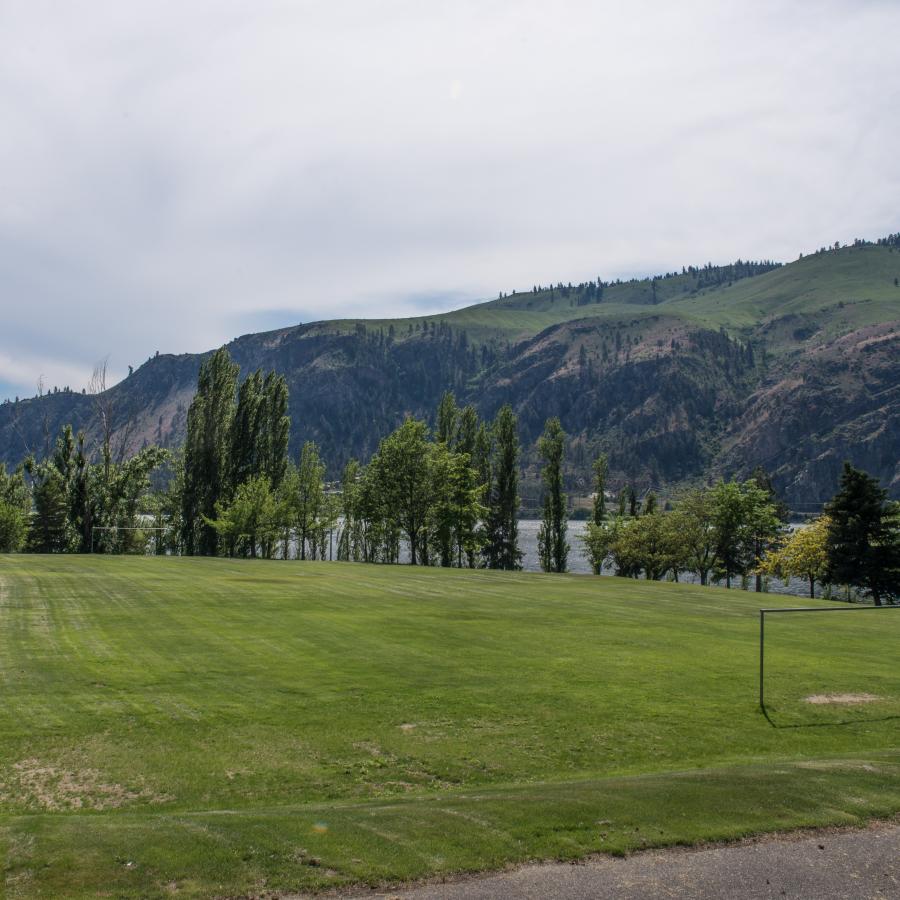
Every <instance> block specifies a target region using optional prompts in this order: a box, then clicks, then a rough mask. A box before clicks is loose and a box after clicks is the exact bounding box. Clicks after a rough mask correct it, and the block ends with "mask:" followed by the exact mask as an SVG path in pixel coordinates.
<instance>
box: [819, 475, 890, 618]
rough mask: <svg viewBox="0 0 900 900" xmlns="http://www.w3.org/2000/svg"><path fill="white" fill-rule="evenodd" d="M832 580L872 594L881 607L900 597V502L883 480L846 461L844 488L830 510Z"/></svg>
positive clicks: (828, 508)
mask: <svg viewBox="0 0 900 900" xmlns="http://www.w3.org/2000/svg"><path fill="white" fill-rule="evenodd" d="M825 511H826V513H827V514H828V516H829V517H830V519H831V522H830V525H829V528H828V540H827V547H828V565H827V578H828V580H829V581H830V582H831V583H832V584H849V585H853V586H854V587H857V588H859V589H860V590H861V591H863V592H864V593H865V594H868V595H869V596H870V597H871V598H872V600H873V602H874V603H875V605H876V606H881V604H882V601H884V600H888V601H890V602H893V601H894V600H896V599H897V597H898V596H900V504H897V503H891V502H889V501H888V500H887V491H886V490H885V489H884V488H882V487H881V485H880V484H879V483H878V481H877V479H875V478H873V477H872V476H871V475H869V474H867V473H866V472H862V471H860V470H859V469H855V468H853V466H851V465H850V463H844V471H843V474H842V475H841V485H840V489H839V490H838V492H837V494H835V496H834V499H833V500H832V501H831V502H830V503H829V504H828V505H827V506H826V507H825Z"/></svg>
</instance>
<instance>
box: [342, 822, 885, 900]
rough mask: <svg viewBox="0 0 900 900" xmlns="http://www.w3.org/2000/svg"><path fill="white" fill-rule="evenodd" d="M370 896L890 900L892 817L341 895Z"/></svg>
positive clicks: (381, 899)
mask: <svg viewBox="0 0 900 900" xmlns="http://www.w3.org/2000/svg"><path fill="white" fill-rule="evenodd" d="M342 896H345V897H354V898H358V897H367V898H370V900H537V898H541V900H607V898H608V900H613V898H615V900H648V898H665V900H688V898H690V900H770V898H771V900H781V898H790V900H848V898H852V900H898V898H900V820H896V819H895V820H892V821H888V822H873V823H871V824H870V825H868V826H867V827H865V828H862V829H824V830H816V831H800V832H792V833H789V834H780V835H775V836H768V837H761V838H755V839H750V840H745V841H739V842H736V843H730V844H718V845H712V846H703V847H699V848H671V849H665V850H649V851H644V852H640V853H635V854H633V855H632V856H629V857H627V858H624V859H621V858H615V857H610V856H594V857H590V858H588V859H586V860H583V861H581V862H578V863H540V864H530V865H525V866H521V867H519V868H516V869H510V870H508V871H504V872H499V873H495V874H491V875H480V876H472V877H465V878H460V879H458V880H453V881H444V882H440V883H438V882H432V883H425V884H418V885H412V886H408V887H396V888H393V889H388V890H384V889H382V890H368V891H365V892H356V893H351V894H344V895H342Z"/></svg>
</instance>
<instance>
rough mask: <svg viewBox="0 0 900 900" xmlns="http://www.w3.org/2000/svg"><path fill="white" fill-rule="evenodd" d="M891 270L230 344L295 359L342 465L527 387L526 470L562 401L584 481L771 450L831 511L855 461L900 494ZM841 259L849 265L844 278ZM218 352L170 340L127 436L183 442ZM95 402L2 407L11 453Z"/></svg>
mask: <svg viewBox="0 0 900 900" xmlns="http://www.w3.org/2000/svg"><path fill="white" fill-rule="evenodd" d="M870 251H871V252H870ZM875 251H877V252H875ZM891 267H896V269H897V271H898V272H900V253H897V254H896V255H894V254H893V250H892V249H891V250H890V252H889V251H888V250H887V248H885V249H884V251H883V252H882V248H866V253H857V254H856V255H855V256H851V255H849V254H847V253H845V252H844V251H841V253H839V254H834V255H833V258H832V257H823V258H822V259H821V260H816V261H813V262H810V261H809V260H804V261H803V265H802V266H800V265H799V264H792V265H791V266H785V267H782V268H780V269H777V270H774V271H770V272H765V273H762V274H758V275H756V276H754V277H746V278H745V279H744V280H743V281H742V282H741V283H740V285H738V286H737V287H734V288H733V287H732V285H731V283H730V282H726V283H723V284H721V285H720V286H719V287H714V288H710V287H708V286H707V285H706V284H701V283H700V282H699V281H698V282H697V286H696V287H695V288H691V289H690V290H688V287H689V286H687V287H685V286H684V285H681V286H679V284H680V282H678V283H676V281H677V279H676V280H673V281H672V283H671V284H670V285H669V288H667V290H668V291H669V294H671V295H672V296H671V299H669V300H666V301H665V302H660V303H653V302H650V301H648V300H647V297H649V298H650V299H651V301H652V298H653V297H658V296H661V295H663V294H664V293H665V290H664V288H665V284H664V283H662V282H659V284H662V287H659V288H657V289H656V290H654V291H652V292H649V293H648V291H644V292H643V293H641V291H640V290H638V288H639V287H640V284H632V283H629V284H626V285H622V290H621V292H620V293H621V294H622V296H623V297H624V298H625V300H627V301H628V302H620V301H616V302H611V301H610V297H612V299H613V300H615V297H616V294H615V290H616V288H615V286H613V287H612V288H607V290H606V291H605V292H599V291H594V292H593V294H591V293H590V292H585V291H583V290H582V291H581V293H579V289H572V291H571V292H570V293H566V292H561V291H559V290H557V291H555V292H554V291H550V292H545V293H535V294H533V295H532V294H529V295H518V296H516V297H514V298H512V300H511V301H510V302H509V304H504V303H500V304H498V303H497V301H494V302H493V303H491V304H485V305H483V306H480V307H473V308H470V309H468V310H461V311H459V312H458V313H450V314H446V315H444V316H439V317H434V318H432V319H430V320H426V319H420V320H403V321H398V322H394V323H386V322H369V323H364V322H359V323H317V324H313V325H306V326H298V327H293V328H286V329H282V330H278V331H274V332H267V333H265V334H258V335H246V336H244V337H242V338H238V339H237V340H235V341H233V342H232V343H231V344H230V345H229V349H230V351H231V353H232V356H233V357H234V358H235V360H236V361H237V362H238V363H240V365H241V368H242V371H243V373H244V374H246V373H247V372H249V371H252V370H254V369H256V368H262V369H265V370H268V369H275V370H276V371H279V372H281V373H284V374H285V375H286V376H287V379H288V384H289V387H290V397H291V409H290V412H291V420H292V430H291V446H292V452H294V453H297V452H298V450H299V447H300V445H301V444H302V442H303V441H304V440H307V439H311V440H315V441H317V442H318V443H319V445H320V446H321V448H322V451H323V454H324V456H325V458H326V459H327V460H328V462H329V469H330V474H331V475H332V476H337V475H338V473H339V471H340V468H341V467H342V465H343V463H344V462H345V461H346V460H347V459H348V458H350V457H352V456H355V457H357V458H361V459H366V458H368V456H369V455H370V454H371V453H372V452H373V451H374V450H375V448H376V447H377V444H378V440H379V439H380V437H382V436H383V435H384V434H386V433H388V432H389V431H390V430H391V429H392V428H394V427H396V426H397V425H398V424H399V423H400V422H401V421H402V420H403V418H404V416H406V415H414V416H420V417H426V418H430V417H431V416H432V415H433V413H434V410H435V408H436V406H437V403H438V400H439V399H440V395H441V393H442V392H443V391H444V390H446V389H452V390H454V391H455V392H456V395H457V398H458V399H459V401H460V402H461V403H467V402H471V403H473V404H474V405H475V406H476V407H477V408H478V410H479V412H480V413H481V414H482V415H484V416H487V417H492V416H493V415H494V414H495V413H496V411H497V409H498V408H499V407H500V405H501V404H503V403H505V402H510V403H512V405H513V407H514V408H515V410H516V412H517V414H518V415H519V420H520V426H521V432H522V439H523V443H524V444H525V447H526V451H525V454H524V464H525V468H526V474H527V475H528V477H529V478H534V477H536V470H537V459H536V455H535V452H534V446H533V444H534V441H535V440H536V438H537V436H538V435H539V433H540V431H541V428H542V427H543V423H544V420H545V419H546V418H547V417H549V416H552V415H558V416H559V417H560V418H561V420H562V424H563V427H564V428H565V430H566V431H567V433H568V434H569V437H570V447H569V454H568V460H569V471H568V479H569V488H570V489H572V490H587V489H588V486H589V483H590V463H591V460H592V459H593V458H594V456H595V455H596V454H597V453H599V452H601V451H606V452H608V453H609V454H610V461H611V465H612V470H613V484H615V483H616V482H625V481H626V480H627V481H634V482H636V483H637V484H638V485H640V486H642V487H650V486H653V487H655V488H666V487H667V486H671V485H674V484H677V483H681V482H684V481H687V480H698V479H704V478H707V477H710V476H712V475H718V474H724V475H726V476H727V475H732V474H734V475H738V476H741V475H746V474H748V473H749V471H750V470H751V469H752V468H753V467H754V466H755V465H756V464H758V463H761V464H763V465H764V466H765V467H766V468H767V469H769V470H770V471H772V472H773V473H774V476H775V480H776V484H777V486H778V487H779V488H780V489H781V490H782V491H783V492H784V494H785V496H786V498H787V499H788V501H789V502H790V503H791V504H792V505H794V506H795V507H796V508H798V509H801V510H802V509H805V508H809V509H814V508H817V507H818V505H819V504H821V502H822V501H824V500H826V499H828V498H829V497H830V496H831V495H832V494H833V492H834V489H835V485H836V481H837V477H838V474H839V471H840V467H841V463H842V461H843V460H844V459H850V460H851V461H853V462H854V463H855V464H856V465H859V466H861V467H863V468H865V469H867V470H868V471H870V472H871V473H872V474H874V475H877V476H878V477H879V478H881V479H882V481H883V482H884V483H885V484H887V485H889V486H890V488H891V491H892V493H893V494H894V495H895V496H900V464H898V459H900V289H896V288H894V287H893V285H892V283H891V281H892V279H889V278H888V276H889V275H890V273H891V272H892V271H893V268H891ZM831 269H834V270H835V271H838V272H839V273H840V277H841V279H843V280H842V281H841V282H840V287H839V288H837V289H833V288H832V287H829V286H830V285H833V283H834V279H831V278H829V277H828V276H829V272H830V271H831ZM873 272H875V275H873V274H872V273H873ZM678 279H682V276H678ZM682 280H683V279H682ZM695 280H696V279H695ZM720 281H721V279H720ZM821 285H825V287H822V286H821ZM873 285H874V287H873ZM676 288H677V290H676ZM626 289H627V290H626ZM691 291H693V293H692V292H691ZM865 291H868V292H869V293H871V294H872V295H873V296H874V297H875V299H874V300H870V299H868V298H867V297H868V295H867V294H865V293H863V292H865ZM879 291H880V292H881V293H878V292H879ZM892 291H896V293H892ZM644 294H647V297H644ZM854 294H855V296H856V298H857V299H851V298H852V297H853V296H854ZM845 295H846V296H847V297H848V299H847V301H846V302H845V301H844V300H843V299H840V298H842V297H844V296H845ZM585 296H587V298H588V300H590V301H591V302H585V299H584V298H585ZM632 296H637V297H639V298H641V300H642V302H641V303H639V304H638V303H631V298H632ZM860 297H862V298H863V299H860ZM598 298H599V299H598ZM823 298H824V299H823ZM202 358H203V356H202V355H183V356H167V355H162V356H158V357H156V358H154V359H152V360H150V361H149V362H148V363H146V364H145V365H144V366H142V367H141V368H139V369H138V370H137V371H135V372H134V374H133V375H131V376H130V377H129V378H127V379H125V380H124V381H123V382H121V383H120V384H118V385H116V386H115V387H113V388H111V389H110V390H109V391H107V393H106V394H105V395H104V396H103V397H102V398H99V399H102V401H103V402H105V403H107V404H109V406H110V408H111V409H112V410H113V417H114V421H115V422H116V424H117V434H116V445H117V446H119V447H121V448H122V449H123V450H125V449H127V450H135V449H139V448H140V447H141V446H144V445H146V444H150V443H157V444H161V445H163V446H168V447H175V446H178V445H179V444H180V443H181V441H182V440H183V437H184V432H185V424H186V416H187V408H188V406H189V404H190V400H191V397H192V396H193V391H194V385H195V382H196V377H197V371H198V369H199V366H200V363H201V360H202ZM97 401H98V398H95V397H91V396H87V395H83V394H74V393H69V392H59V393H51V394H49V395H45V396H44V397H41V398H34V399H31V400H26V401H20V402H19V403H7V404H3V405H2V406H0V461H3V462H6V463H8V464H15V463H16V462H18V461H19V460H21V459H22V458H23V457H24V456H25V455H27V454H28V453H35V454H37V455H41V454H42V453H44V452H46V451H47V449H48V448H49V447H50V446H51V445H52V441H53V439H54V437H55V435H56V434H57V433H58V431H59V429H60V428H61V427H62V425H63V424H65V423H71V424H72V425H73V426H74V427H75V428H76V429H84V430H85V431H86V432H87V433H88V435H89V438H90V439H92V440H94V441H96V439H97V437H98V429H97V416H96V411H97Z"/></svg>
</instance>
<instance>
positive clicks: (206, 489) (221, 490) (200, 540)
mask: <svg viewBox="0 0 900 900" xmlns="http://www.w3.org/2000/svg"><path fill="white" fill-rule="evenodd" d="M238 371H239V367H238V365H237V364H236V363H234V362H232V361H231V356H230V355H229V353H228V351H227V350H226V349H225V348H224V347H222V348H221V349H219V350H216V352H215V353H213V354H212V355H211V356H210V357H209V358H208V359H206V360H204V362H203V364H202V365H201V366H200V375H199V377H198V379H197V394H196V396H195V397H194V399H193V401H192V402H191V405H190V408H189V409H188V420H187V439H186V441H185V448H184V490H183V492H182V541H183V545H184V552H185V553H186V554H188V555H193V554H200V555H203V556H214V555H215V554H216V552H217V550H218V546H219V537H218V534H217V532H216V530H215V528H213V527H212V526H211V525H208V524H206V521H205V519H207V520H212V519H215V518H216V516H217V511H216V503H217V502H219V501H221V500H223V499H226V497H227V492H228V486H229V481H230V475H231V465H230V449H231V440H230V439H231V428H232V422H233V420H234V414H235V390H236V389H237V378H238ZM204 517H205V519H204Z"/></svg>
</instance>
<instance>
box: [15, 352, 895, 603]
mask: <svg viewBox="0 0 900 900" xmlns="http://www.w3.org/2000/svg"><path fill="white" fill-rule="evenodd" d="M287 409H288V388H287V383H286V381H285V379H284V377H283V376H280V375H278V374H276V373H275V372H269V373H263V372H262V371H256V372H252V373H250V374H249V375H247V377H246V378H244V380H243V381H240V379H239V367H238V365H237V364H236V363H234V362H233V361H232V359H231V357H230V355H229V353H228V351H227V350H226V349H225V348H222V349H220V350H218V351H216V352H215V353H213V354H211V355H210V356H209V357H208V358H207V359H206V360H205V361H204V362H203V364H202V366H201V368H200V373H199V376H198V383H197V393H196V395H195V397H194V399H193V401H192V402H191V405H190V408H189V410H188V419H187V438H186V441H185V445H184V447H183V449H182V450H181V451H179V452H178V453H176V454H171V453H170V452H169V451H167V450H163V449H160V448H158V447H153V446H151V447H146V448H144V449H143V450H141V451H140V452H138V453H136V454H134V455H132V456H130V457H125V455H124V454H122V458H121V459H119V458H114V453H113V451H112V449H111V446H110V442H111V439H112V438H111V435H112V428H111V427H110V428H105V429H104V430H103V432H102V435H101V440H100V446H99V451H98V452H97V453H95V454H94V457H95V458H92V457H91V456H90V454H89V453H88V451H87V450H86V447H85V436H84V434H82V433H79V434H77V435H75V434H73V431H72V428H71V427H70V426H66V427H65V428H64V429H63V431H62V433H61V434H60V435H59V437H58V438H57V440H56V446H55V449H54V450H53V452H52V453H51V454H49V455H48V456H47V457H46V458H44V459H42V460H36V459H35V458H34V457H30V458H28V459H27V460H26V461H25V463H24V464H23V465H22V466H20V467H19V468H18V469H17V470H16V471H15V472H13V473H7V472H6V470H5V469H3V468H0V551H2V552H9V551H18V550H23V549H24V550H27V551H31V552H44V553H59V552H81V553H85V552H101V553H109V552H129V551H136V550H140V549H141V548H142V547H143V546H146V544H147V542H148V537H152V538H153V540H152V547H153V549H154V551H155V552H157V553H164V552H173V553H181V554H185V555H203V556H231V557H237V556H247V557H262V558H267V559H271V558H275V557H279V558H282V559H288V558H298V559H324V558H337V559H339V560H348V561H350V560H352V561H359V562H370V563H397V562H399V561H400V559H401V555H402V551H403V550H404V548H405V551H406V554H407V557H408V561H409V562H410V563H411V564H413V565H439V566H455V567H460V568H475V567H486V568H494V569H507V570H511V569H519V568H521V564H522V551H521V548H520V545H519V531H518V517H519V506H520V498H519V477H520V462H521V460H520V457H521V445H520V439H519V431H518V422H517V418H516V416H515V414H514V412H513V410H512V408H511V407H510V406H509V405H508V404H507V405H504V406H503V407H501V409H500V410H499V412H498V413H497V415H496V417H495V418H494V419H493V420H492V421H487V420H484V419H482V418H481V417H480V416H479V414H478V412H477V411H476V409H475V408H474V407H473V406H471V405H468V406H465V407H462V408H461V407H459V405H458V404H457V402H456V399H455V397H454V395H453V393H452V392H450V391H448V392H445V394H444V395H443V397H442V399H441V401H440V404H439V406H438V409H437V410H436V413H435V418H434V427H433V428H432V427H429V425H428V423H426V422H425V421H422V420H418V419H415V418H407V419H406V421H405V422H404V423H403V424H402V425H400V426H399V427H398V428H397V429H396V430H394V431H393V432H392V433H391V434H389V435H387V436H385V437H384V438H382V440H381V441H380V442H379V444H378V447H377V450H376V451H375V453H374V454H373V455H372V457H371V458H370V459H369V460H368V461H367V462H365V463H364V462H362V461H359V460H350V461H349V462H348V463H347V464H346V466H345V467H344V470H343V473H342V477H341V479H340V481H339V482H337V483H331V484H326V481H325V473H326V465H325V462H324V461H323V459H322V457H321V455H320V451H319V448H318V447H317V446H316V444H315V443H313V442H310V441H307V442H306V443H304V444H303V446H302V447H301V448H300V452H299V454H298V456H297V458H296V460H294V459H291V458H290V455H289V450H288V443H289V434H290V419H289V418H288V415H287ZM565 438H566V435H565V433H564V431H563V429H562V426H561V424H560V421H559V419H558V418H556V417H553V418H550V419H548V420H547V421H546V422H545V426H544V430H543V433H542V435H541V436H540V438H539V439H538V441H537V449H538V453H539V457H540V460H541V464H542V465H541V480H542V484H543V493H542V516H541V524H540V528H539V532H538V552H539V559H540V564H541V568H542V569H543V570H544V571H546V572H565V571H567V568H568V556H569V552H570V549H571V548H570V545H569V542H568V540H567V529H568V500H567V497H566V494H565V492H564V479H563V471H564V455H565ZM593 471H594V477H595V483H594V492H593V496H594V503H593V510H592V518H591V521H590V522H589V523H588V525H587V528H586V532H585V535H584V544H585V554H586V556H587V558H588V559H589V561H590V564H591V566H592V568H593V570H594V571H595V572H596V573H598V574H599V573H600V572H601V571H604V570H612V571H613V572H614V573H615V574H617V575H620V576H627V577H641V576H643V577H645V578H648V579H652V580H659V579H662V578H672V579H674V580H678V579H679V577H680V576H681V575H683V574H686V573H692V574H693V575H695V576H696V577H697V578H698V580H699V581H700V582H701V584H708V583H709V582H710V581H715V582H721V581H724V583H725V584H726V586H728V587H731V586H732V584H733V583H734V582H735V581H736V580H740V582H741V583H743V584H746V583H747V582H748V581H749V580H750V579H755V583H756V588H757V590H761V589H762V586H763V580H764V579H765V578H767V577H780V578H784V579H789V578H795V577H801V578H804V579H806V580H807V581H808V583H809V585H810V592H811V595H812V594H814V591H815V585H816V583H818V584H820V585H823V586H828V585H850V586H854V587H856V588H857V589H858V590H859V591H860V592H862V593H865V594H867V595H869V596H871V597H872V598H873V600H874V601H875V602H876V603H881V602H882V601H883V600H886V601H893V600H894V599H896V598H897V596H898V594H900V511H898V509H900V506H898V504H896V503H891V502H889V501H888V500H887V495H886V492H885V491H884V489H883V488H881V487H880V486H879V485H878V483H877V481H875V480H874V479H872V478H871V477H870V476H868V475H866V474H865V473H863V472H859V471H858V470H856V469H853V468H852V467H850V466H849V465H848V466H847V467H846V468H845V470H844V474H843V477H842V481H841V488H840V490H839V492H838V494H837V495H836V496H835V498H834V500H833V501H832V502H831V503H830V504H828V506H827V508H826V513H825V515H824V516H822V517H821V518H820V519H818V520H816V521H815V522H814V523H812V525H810V526H808V527H806V528H802V529H800V530H798V531H795V532H793V533H790V532H789V530H788V529H787V528H786V525H785V523H786V518H787V510H786V509H785V508H784V507H783V505H782V504H781V503H780V502H779V501H778V498H777V497H776V495H775V492H774V490H773V487H772V484H771V481H770V480H769V478H768V476H767V475H766V473H765V472H763V471H762V470H758V471H757V472H755V473H754V474H753V477H751V478H750V479H748V480H747V481H743V482H738V481H720V482H719V483H718V484H715V485H713V486H712V487H704V488H695V489H691V490H687V491H685V492H684V493H682V494H681V495H680V496H678V497H675V498H673V501H672V502H669V503H667V504H666V505H665V508H660V505H659V504H658V502H657V500H656V498H655V496H654V495H653V494H652V493H651V494H648V495H647V496H646V497H645V498H643V501H641V500H639V498H638V497H637V494H636V492H635V491H634V488H633V487H631V488H629V487H627V486H626V487H624V488H623V489H622V490H621V491H620V492H619V494H618V497H617V498H615V499H614V500H612V501H611V503H609V504H608V499H609V491H608V485H607V478H608V471H609V465H608V460H607V458H606V456H605V455H603V456H600V457H598V458H597V459H596V460H595V462H594V465H593ZM608 505H610V506H612V509H609V508H608Z"/></svg>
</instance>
